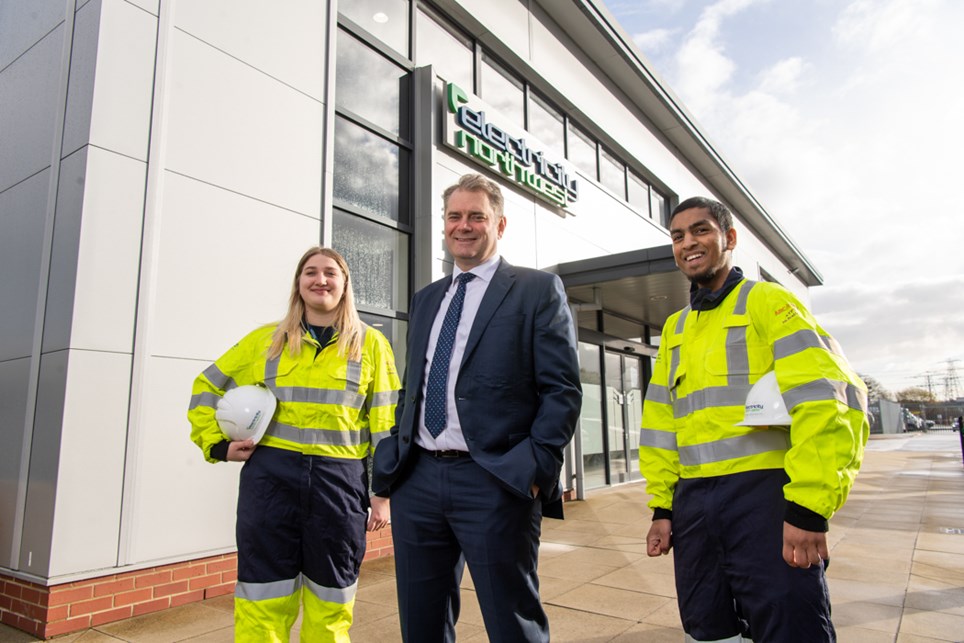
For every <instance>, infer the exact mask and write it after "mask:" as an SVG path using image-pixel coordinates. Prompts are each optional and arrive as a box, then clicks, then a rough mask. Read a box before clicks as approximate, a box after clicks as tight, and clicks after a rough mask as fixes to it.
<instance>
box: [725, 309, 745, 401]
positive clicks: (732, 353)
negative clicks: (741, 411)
mask: <svg viewBox="0 0 964 643" xmlns="http://www.w3.org/2000/svg"><path fill="white" fill-rule="evenodd" d="M726 383H727V384H728V385H730V386H742V385H746V384H749V383H750V355H749V353H748V352H747V348H746V326H731V327H730V328H727V329H726ZM745 399H746V398H744V400H745Z"/></svg>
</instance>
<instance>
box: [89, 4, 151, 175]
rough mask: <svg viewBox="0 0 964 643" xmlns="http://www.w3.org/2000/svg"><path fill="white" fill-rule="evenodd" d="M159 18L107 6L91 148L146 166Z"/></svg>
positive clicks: (99, 49)
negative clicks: (135, 160)
mask: <svg viewBox="0 0 964 643" xmlns="http://www.w3.org/2000/svg"><path fill="white" fill-rule="evenodd" d="M156 39H157V17H156V16H153V15H151V14H149V13H147V12H145V11H144V10H142V9H139V8H137V7H135V6H133V5H131V4H130V3H129V2H127V1H126V0H103V7H102V8H101V20H100V33H99V36H98V41H97V76H96V82H95V84H94V97H93V112H92V114H91V122H90V142H91V143H92V144H93V145H96V146H98V147H103V148H105V149H109V150H113V151H115V152H117V153H119V154H124V155H126V156H130V157H132V158H135V159H139V160H141V161H146V160H147V142H148V139H149V137H150V125H151V103H152V99H153V88H154V58H155V53H156V50H157V48H156V42H155V41H156Z"/></svg>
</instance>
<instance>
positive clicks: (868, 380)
mask: <svg viewBox="0 0 964 643" xmlns="http://www.w3.org/2000/svg"><path fill="white" fill-rule="evenodd" d="M857 375H859V376H860V379H862V380H863V381H864V384H866V385H867V397H869V398H870V399H872V400H893V399H894V394H893V393H891V392H890V391H888V390H887V389H885V388H884V385H883V384H881V383H880V382H878V381H877V379H876V378H874V377H871V376H870V375H864V374H863V373H857Z"/></svg>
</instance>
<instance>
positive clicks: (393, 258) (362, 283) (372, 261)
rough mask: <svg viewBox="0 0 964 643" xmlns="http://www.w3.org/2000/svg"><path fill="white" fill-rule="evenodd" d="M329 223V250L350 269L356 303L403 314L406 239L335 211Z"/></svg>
mask: <svg viewBox="0 0 964 643" xmlns="http://www.w3.org/2000/svg"><path fill="white" fill-rule="evenodd" d="M332 223H333V225H332V234H333V239H332V246H333V247H334V248H335V249H336V250H338V252H340V253H341V254H342V255H344V257H345V261H347V262H348V266H349V267H350V268H351V279H352V285H353V290H354V293H355V298H356V300H357V301H356V303H358V304H359V305H360V306H367V307H370V308H378V309H382V310H402V311H404V310H407V309H408V235H406V234H402V233H400V232H398V231H397V230H394V229H393V228H389V227H388V226H384V225H380V224H378V223H375V222H374V221H369V220H367V219H364V218H362V217H359V216H355V215H352V214H348V213H346V212H342V211H341V210H337V209H336V210H335V211H334V220H333V222H332Z"/></svg>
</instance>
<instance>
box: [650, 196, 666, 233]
mask: <svg viewBox="0 0 964 643" xmlns="http://www.w3.org/2000/svg"><path fill="white" fill-rule="evenodd" d="M650 204H651V205H650V211H651V212H652V214H651V216H652V217H653V220H654V221H658V222H659V224H660V225H661V226H663V227H664V228H668V227H669V201H668V200H667V199H666V197H665V196H663V195H662V194H660V193H659V192H657V191H656V190H650Z"/></svg>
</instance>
